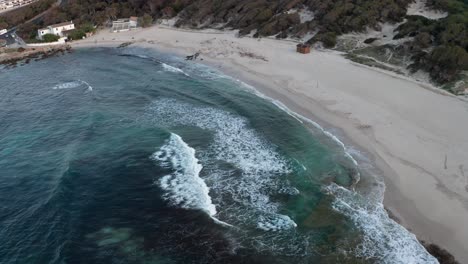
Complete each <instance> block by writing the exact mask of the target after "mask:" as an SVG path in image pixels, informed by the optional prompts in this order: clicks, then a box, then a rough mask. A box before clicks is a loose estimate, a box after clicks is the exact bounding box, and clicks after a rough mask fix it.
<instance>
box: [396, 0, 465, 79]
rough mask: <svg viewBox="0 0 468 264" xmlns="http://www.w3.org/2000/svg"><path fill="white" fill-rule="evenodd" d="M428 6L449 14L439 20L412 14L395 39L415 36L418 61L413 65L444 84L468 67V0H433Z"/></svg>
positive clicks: (415, 56) (416, 59)
mask: <svg viewBox="0 0 468 264" xmlns="http://www.w3.org/2000/svg"><path fill="white" fill-rule="evenodd" d="M428 5H429V6H430V7H432V8H436V9H439V10H442V11H446V12H448V13H449V15H448V16H447V17H446V18H443V19H439V20H430V19H427V18H425V17H421V16H408V17H407V19H408V21H407V22H406V23H405V24H403V25H401V26H400V27H399V28H398V29H397V31H398V34H397V35H396V36H395V38H403V37H414V39H413V41H412V43H411V45H412V46H411V48H412V50H413V53H414V54H415V55H414V56H413V60H414V63H413V64H412V65H411V66H410V68H411V69H412V70H413V71H416V70H419V69H423V70H426V71H428V72H429V74H430V75H431V77H432V78H433V80H435V81H436V82H438V83H440V84H443V83H446V82H450V81H453V80H455V79H456V78H457V76H459V74H460V71H462V70H468V1H466V0H430V1H429V2H428ZM433 46H435V48H431V47H433Z"/></svg>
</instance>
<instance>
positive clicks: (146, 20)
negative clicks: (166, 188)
mask: <svg viewBox="0 0 468 264" xmlns="http://www.w3.org/2000/svg"><path fill="white" fill-rule="evenodd" d="M138 24H139V25H140V26H141V27H149V26H151V25H152V24H153V17H151V16H150V15H148V14H144V15H143V16H142V17H140V18H138Z"/></svg>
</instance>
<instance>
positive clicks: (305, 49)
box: [296, 43, 310, 54]
mask: <svg viewBox="0 0 468 264" xmlns="http://www.w3.org/2000/svg"><path fill="white" fill-rule="evenodd" d="M296 51H297V52H299V53H302V54H308V53H310V44H307V43H299V44H297V46H296Z"/></svg>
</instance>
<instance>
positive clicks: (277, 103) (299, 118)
mask: <svg viewBox="0 0 468 264" xmlns="http://www.w3.org/2000/svg"><path fill="white" fill-rule="evenodd" d="M236 81H237V82H238V83H239V84H240V85H241V86H243V87H245V88H247V90H248V91H250V92H253V93H254V94H255V95H257V96H258V97H260V98H263V99H265V100H267V101H270V102H272V103H273V104H274V105H275V106H277V107H278V108H279V109H281V110H283V111H284V112H286V113H287V114H288V115H290V116H291V117H293V118H295V119H296V120H297V121H299V122H300V123H302V124H303V123H304V122H303V120H304V121H306V122H307V123H309V124H311V125H312V126H314V127H315V128H316V129H318V130H320V131H321V132H322V133H323V134H324V135H326V136H327V137H328V138H330V139H331V140H333V141H334V142H335V143H336V144H337V146H339V147H340V148H342V149H343V153H344V155H345V156H346V157H347V158H348V159H349V160H350V161H351V162H352V163H353V165H354V166H355V168H356V175H354V180H355V181H356V182H355V183H357V182H358V181H359V179H360V177H361V175H360V173H359V171H358V170H357V168H358V165H359V164H358V162H357V160H356V159H355V158H354V157H353V155H352V154H351V151H348V148H347V147H346V145H345V144H344V143H343V142H342V141H341V140H340V139H339V138H338V137H337V136H335V135H334V134H332V133H330V132H329V131H327V130H325V129H324V128H323V127H322V126H320V125H319V124H318V123H317V122H315V121H312V120H311V119H309V118H307V117H305V116H303V115H300V114H298V113H296V112H294V111H292V110H291V109H289V108H288V107H287V106H286V105H284V104H283V103H282V102H280V101H278V100H275V99H272V98H270V97H268V96H266V95H264V94H263V93H261V92H259V91H258V90H257V89H255V87H253V86H251V85H249V84H247V83H244V82H242V81H240V80H236ZM382 199H383V197H382Z"/></svg>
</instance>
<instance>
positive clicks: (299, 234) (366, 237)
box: [0, 48, 436, 263]
mask: <svg viewBox="0 0 468 264" xmlns="http://www.w3.org/2000/svg"><path fill="white" fill-rule="evenodd" d="M0 83H1V84H2V85H1V88H0V93H1V98H0V109H2V110H1V112H0V201H1V210H0V241H3V243H1V244H0V263H436V261H435V260H434V259H433V258H432V257H431V256H430V255H428V253H427V252H426V251H425V249H424V248H423V247H422V246H421V245H420V244H419V243H418V242H417V240H416V239H415V237H414V236H413V235H412V234H410V233H408V232H407V231H406V230H405V229H403V228H402V227H400V226H399V225H397V224H396V223H395V222H393V221H392V220H390V219H389V218H388V216H387V214H386V212H385V210H384V209H383V207H382V205H381V204H380V203H379V202H378V201H374V200H373V199H369V198H366V197H363V196H361V195H359V194H356V193H354V192H353V191H350V190H348V189H349V188H350V187H351V186H352V185H353V183H354V182H355V180H356V179H358V178H359V175H360V171H361V168H360V165H356V164H355V161H354V160H353V159H352V157H351V156H349V154H347V153H346V152H345V151H344V149H343V148H342V147H341V145H340V144H339V142H335V141H334V140H332V139H331V138H330V135H326V134H325V133H324V132H323V131H322V130H321V129H320V128H316V129H313V130H312V131H311V130H310V129H307V128H306V127H305V126H304V122H306V121H301V120H299V119H297V118H295V117H294V114H292V113H288V112H286V111H283V110H282V109H281V108H279V107H277V106H276V105H275V104H274V103H272V102H271V101H270V100H268V99H266V98H261V97H258V96H256V95H255V93H254V92H253V91H252V90H250V88H249V87H248V85H245V84H243V83H242V82H239V81H237V80H235V79H232V78H230V77H228V76H225V75H223V74H222V73H220V72H217V71H216V70H214V69H211V68H209V67H207V66H203V65H199V64H196V63H193V62H185V61H183V60H181V59H179V58H177V57H174V56H171V55H167V54H161V53H157V52H155V51H150V50H145V49H138V48H126V49H90V50H78V51H75V52H74V53H72V54H67V55H64V56H59V57H54V58H50V59H47V60H42V61H38V62H34V63H31V64H28V65H23V66H20V67H17V68H12V69H2V70H1V74H0Z"/></svg>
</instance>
